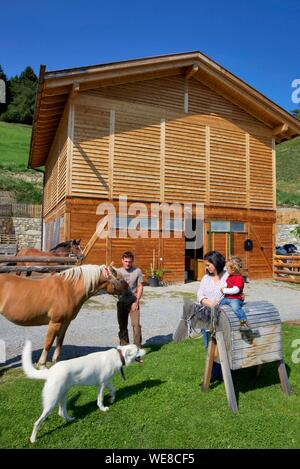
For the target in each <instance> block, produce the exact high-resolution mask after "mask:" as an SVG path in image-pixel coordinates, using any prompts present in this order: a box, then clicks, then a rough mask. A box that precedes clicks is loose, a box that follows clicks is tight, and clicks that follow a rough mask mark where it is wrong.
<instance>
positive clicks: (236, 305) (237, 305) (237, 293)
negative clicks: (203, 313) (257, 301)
mask: <svg viewBox="0 0 300 469" xmlns="http://www.w3.org/2000/svg"><path fill="white" fill-rule="evenodd" d="M241 269H242V261H241V259H240V258H239V257H232V258H231V259H229V260H228V261H227V262H226V270H227V272H228V277H227V280H226V284H227V287H223V288H221V292H222V293H223V294H224V298H223V300H222V301H221V302H220V305H229V306H231V308H232V309H233V311H234V312H235V314H236V315H237V317H238V318H239V320H240V331H241V332H247V331H250V330H251V329H250V327H249V324H248V323H247V317H246V314H245V311H244V310H243V308H242V305H243V304H244V294H243V289H244V279H243V276H242V275H241V272H240V271H241Z"/></svg>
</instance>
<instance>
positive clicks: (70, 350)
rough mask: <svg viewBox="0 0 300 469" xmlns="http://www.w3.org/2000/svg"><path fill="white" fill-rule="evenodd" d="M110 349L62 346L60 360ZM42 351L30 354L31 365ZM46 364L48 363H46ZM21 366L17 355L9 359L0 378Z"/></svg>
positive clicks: (1, 370)
mask: <svg viewBox="0 0 300 469" xmlns="http://www.w3.org/2000/svg"><path fill="white" fill-rule="evenodd" d="M110 348H111V347H88V346H84V345H82V346H79V345H64V346H63V348H62V352H61V356H60V358H61V360H68V359H70V358H76V357H82V356H83V355H88V354H89V353H94V352H104V351H105V350H109V349H110ZM54 349H55V347H51V350H50V352H49V355H48V361H51V359H52V355H53V352H54ZM42 351H43V350H42V349H38V350H34V351H33V352H32V361H33V363H37V361H38V359H39V358H40V356H41V353H42ZM47 363H48V362H47ZM21 366H22V364H21V355H17V356H16V357H13V358H10V359H9V360H7V361H6V362H5V364H4V365H3V368H1V369H0V376H2V375H3V374H4V373H6V371H8V370H10V369H12V368H20V367H21Z"/></svg>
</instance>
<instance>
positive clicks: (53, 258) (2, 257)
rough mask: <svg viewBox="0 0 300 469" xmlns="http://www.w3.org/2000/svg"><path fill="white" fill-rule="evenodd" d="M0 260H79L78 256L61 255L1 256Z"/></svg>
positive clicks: (70, 261)
mask: <svg viewBox="0 0 300 469" xmlns="http://www.w3.org/2000/svg"><path fill="white" fill-rule="evenodd" d="M0 262H37V263H39V262H43V263H44V262H51V263H55V262H58V263H59V264H63V263H64V262H68V263H70V264H75V263H76V262H77V258H76V257H59V256H19V257H18V256H0Z"/></svg>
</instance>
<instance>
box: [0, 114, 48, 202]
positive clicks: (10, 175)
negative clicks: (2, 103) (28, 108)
mask: <svg viewBox="0 0 300 469" xmlns="http://www.w3.org/2000/svg"><path fill="white" fill-rule="evenodd" d="M30 138H31V126H29V125H22V124H8V123H6V122H0V170H1V171H0V190H5V191H10V192H13V193H14V194H15V196H16V201H17V202H20V203H31V204H34V203H41V200H42V186H41V183H39V184H37V183H36V181H32V182H31V181H30V180H26V181H24V180H23V179H22V178H21V176H22V175H23V173H25V174H26V175H28V176H30V175H33V174H34V175H35V174H36V172H35V171H33V170H31V169H28V168H27V163H28V156H29V147H30Z"/></svg>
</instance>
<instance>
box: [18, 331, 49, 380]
mask: <svg viewBox="0 0 300 469" xmlns="http://www.w3.org/2000/svg"><path fill="white" fill-rule="evenodd" d="M31 348H32V347H31V341H30V340H26V342H25V345H24V348H23V352H22V366H23V370H24V373H25V375H26V376H28V378H32V379H47V378H48V375H49V370H48V369H45V370H36V369H35V368H34V366H33V364H32V360H31Z"/></svg>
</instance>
